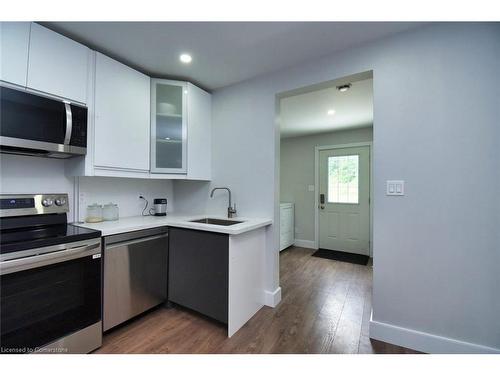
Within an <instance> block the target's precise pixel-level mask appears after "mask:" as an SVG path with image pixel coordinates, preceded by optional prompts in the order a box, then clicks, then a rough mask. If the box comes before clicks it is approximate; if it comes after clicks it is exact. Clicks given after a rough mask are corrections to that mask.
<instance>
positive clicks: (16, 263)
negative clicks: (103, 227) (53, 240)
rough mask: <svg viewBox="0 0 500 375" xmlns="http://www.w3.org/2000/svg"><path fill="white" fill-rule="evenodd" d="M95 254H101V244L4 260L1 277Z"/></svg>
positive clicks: (1, 264) (0, 270)
mask: <svg viewBox="0 0 500 375" xmlns="http://www.w3.org/2000/svg"><path fill="white" fill-rule="evenodd" d="M94 254H99V255H100V254H101V244H100V243H94V244H90V245H84V246H77V247H71V248H69V249H66V250H60V251H54V252H51V253H46V254H40V255H34V256H28V257H24V258H16V259H11V260H4V261H2V262H0V275H6V274H9V273H14V272H19V271H24V270H28V269H31V268H37V267H42V266H48V265H50V264H55V263H60V262H65V261H68V260H73V259H78V258H83V257H86V256H90V255H94Z"/></svg>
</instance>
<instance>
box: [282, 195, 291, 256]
mask: <svg viewBox="0 0 500 375" xmlns="http://www.w3.org/2000/svg"><path fill="white" fill-rule="evenodd" d="M294 211H295V210H294V204H293V203H281V204H280V251H281V250H284V249H286V248H287V247H289V246H292V245H293V243H294V242H295V228H294V227H295V221H294V215H295V213H294Z"/></svg>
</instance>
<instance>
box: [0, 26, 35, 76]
mask: <svg viewBox="0 0 500 375" xmlns="http://www.w3.org/2000/svg"><path fill="white" fill-rule="evenodd" d="M29 40H30V23H29V22H1V23H0V43H1V44H0V79H1V80H2V81H5V82H9V83H14V84H16V85H19V86H26V76H27V74H28V47H29Z"/></svg>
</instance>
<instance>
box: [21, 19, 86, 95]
mask: <svg viewBox="0 0 500 375" xmlns="http://www.w3.org/2000/svg"><path fill="white" fill-rule="evenodd" d="M90 53H91V51H90V50H89V48H87V47H86V46H84V45H82V44H80V43H77V42H75V41H73V40H71V39H69V38H66V37H65V36H62V35H60V34H58V33H55V32H53V31H51V30H49V29H47V28H45V27H43V26H40V25H38V24H36V23H32V24H31V36H30V42H29V65H28V82H27V86H28V87H29V88H32V89H35V90H38V91H42V92H45V93H49V94H52V95H57V96H60V97H63V98H67V99H69V100H72V101H77V102H80V103H87V78H88V74H89V65H90V64H89V61H90Z"/></svg>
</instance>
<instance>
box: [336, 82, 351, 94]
mask: <svg viewBox="0 0 500 375" xmlns="http://www.w3.org/2000/svg"><path fill="white" fill-rule="evenodd" d="M351 86H352V84H350V83H346V84H345V85H340V86H337V90H339V91H340V92H346V91H347V90H349V89H350V88H351Z"/></svg>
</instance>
